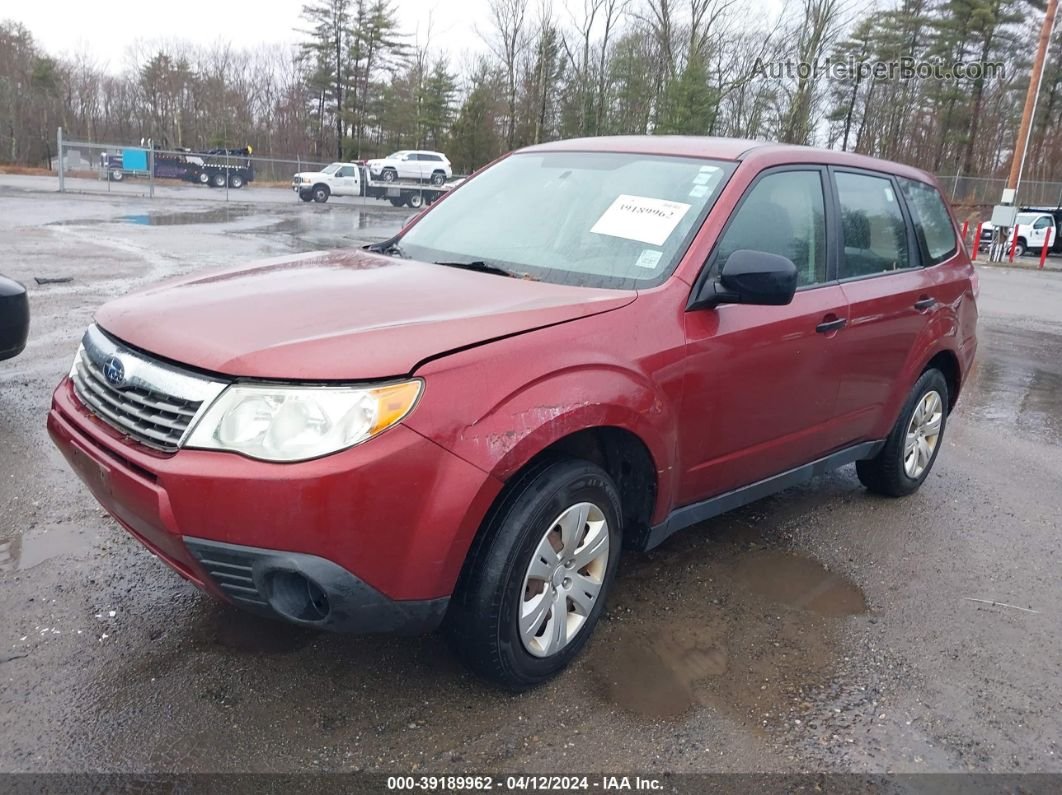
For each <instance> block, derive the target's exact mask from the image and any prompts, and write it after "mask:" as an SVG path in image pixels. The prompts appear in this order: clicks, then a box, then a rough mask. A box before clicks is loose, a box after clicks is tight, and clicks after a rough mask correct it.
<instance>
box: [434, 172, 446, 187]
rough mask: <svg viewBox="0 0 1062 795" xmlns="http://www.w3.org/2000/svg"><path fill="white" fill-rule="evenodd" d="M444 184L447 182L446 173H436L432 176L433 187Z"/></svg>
mask: <svg viewBox="0 0 1062 795" xmlns="http://www.w3.org/2000/svg"><path fill="white" fill-rule="evenodd" d="M444 182H446V173H445V172H443V171H436V172H435V173H434V174H432V175H431V184H432V185H442V184H443V183H444Z"/></svg>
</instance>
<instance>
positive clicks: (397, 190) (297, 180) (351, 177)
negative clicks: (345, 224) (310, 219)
mask: <svg viewBox="0 0 1062 795" xmlns="http://www.w3.org/2000/svg"><path fill="white" fill-rule="evenodd" d="M462 181H463V180H461V179H457V180H453V181H450V182H447V183H444V184H442V185H438V184H433V183H432V182H431V180H430V179H421V180H416V179H391V180H382V179H380V180H377V179H373V177H372V174H370V173H369V170H368V169H367V168H366V166H365V164H364V163H356V162H347V163H342V162H337V163H331V164H329V165H327V166H325V167H324V168H322V169H321V170H320V171H300V172H299V173H298V174H295V175H294V176H293V177H292V179H291V189H292V190H293V191H294V192H295V193H296V194H297V195H298V197H299V198H300V199H302V200H303V201H304V202H311V201H313V202H317V203H319V204H323V203H324V202H326V201H328V199H329V198H330V197H331V196H364V197H366V198H369V199H377V200H379V201H387V202H390V203H391V204H392V205H393V206H394V207H409V208H411V209H414V210H419V209H420V208H421V207H424V206H425V205H428V204H432V203H433V202H435V201H438V199H439V198H440V197H442V196H443V195H444V194H446V193H447V192H449V191H451V190H453V189H454V188H456V187H457V186H458V185H459V184H460V183H461V182H462Z"/></svg>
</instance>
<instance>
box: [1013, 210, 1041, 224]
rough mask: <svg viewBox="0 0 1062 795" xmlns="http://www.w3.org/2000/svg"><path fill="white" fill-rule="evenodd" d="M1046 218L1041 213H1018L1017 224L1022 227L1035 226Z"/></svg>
mask: <svg viewBox="0 0 1062 795" xmlns="http://www.w3.org/2000/svg"><path fill="white" fill-rule="evenodd" d="M1043 217H1044V216H1043V215H1041V214H1040V213H1018V216H1017V222H1018V223H1019V224H1021V225H1022V226H1025V225H1027V224H1034V223H1036V222H1037V221H1039V220H1040V219H1041V218H1043Z"/></svg>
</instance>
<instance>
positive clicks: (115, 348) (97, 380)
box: [70, 326, 227, 453]
mask: <svg viewBox="0 0 1062 795" xmlns="http://www.w3.org/2000/svg"><path fill="white" fill-rule="evenodd" d="M115 357H116V358H117V359H118V360H119V361H120V362H121V364H122V368H123V369H124V373H125V377H124V380H123V381H122V382H121V383H119V384H118V385H117V386H115V385H114V384H112V383H110V382H109V381H108V380H107V377H106V375H104V372H105V370H104V368H105V365H106V363H107V362H108V361H110V360H111V359H112V358H115ZM70 377H71V379H72V380H73V382H74V392H75V394H77V396H78V398H79V399H80V400H81V402H82V403H83V404H84V405H85V406H86V407H87V408H88V409H89V410H90V411H91V412H92V413H93V414H95V415H96V416H97V417H99V418H100V419H101V420H102V421H104V422H106V423H107V424H108V425H111V426H112V427H114V428H115V429H116V430H118V431H120V432H121V433H123V434H125V435H126V436H129V437H131V438H132V439H135V440H136V441H137V442H139V443H140V444H143V445H146V446H148V447H151V448H154V449H156V450H161V451H163V452H167V453H172V452H174V451H176V450H177V449H178V448H179V447H180V446H181V445H182V444H183V443H184V440H185V438H186V437H187V436H188V434H189V433H190V431H191V429H192V428H193V427H194V425H195V423H196V421H197V420H198V419H199V416H200V414H201V413H202V412H204V411H206V409H207V408H208V407H209V406H210V404H211V403H213V402H214V399H215V398H216V397H217V396H218V395H219V394H221V392H222V391H223V390H224V389H225V387H226V386H227V383H226V382H224V381H219V380H215V379H211V378H207V377H205V376H201V375H199V374H198V373H193V372H191V371H189V370H184V369H182V368H180V367H176V366H174V365H170V364H166V363H164V362H159V361H156V360H154V359H151V358H149V357H148V356H145V355H144V354H141V353H137V352H135V351H132V350H130V349H128V348H126V347H125V346H123V345H121V344H119V343H117V342H115V341H114V340H112V339H111V338H110V337H108V336H107V335H105V334H104V333H103V332H102V331H100V329H99V328H98V327H96V326H90V327H89V328H88V330H87V331H86V332H85V336H84V337H83V338H82V341H81V347H80V348H79V349H78V354H77V358H76V359H75V360H74V366H73V368H71V371H70Z"/></svg>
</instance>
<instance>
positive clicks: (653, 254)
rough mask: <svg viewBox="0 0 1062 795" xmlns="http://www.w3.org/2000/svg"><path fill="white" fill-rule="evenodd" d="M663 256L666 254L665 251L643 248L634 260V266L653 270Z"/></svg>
mask: <svg viewBox="0 0 1062 795" xmlns="http://www.w3.org/2000/svg"><path fill="white" fill-rule="evenodd" d="M662 256H664V252H663V251H657V250H656V249H655V248H646V249H642V253H641V254H639V255H638V259H636V260H635V261H634V267H636V268H646V269H648V270H653V269H654V268H656V266H657V265H658V264H659V263H660V258H661V257H662Z"/></svg>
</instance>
